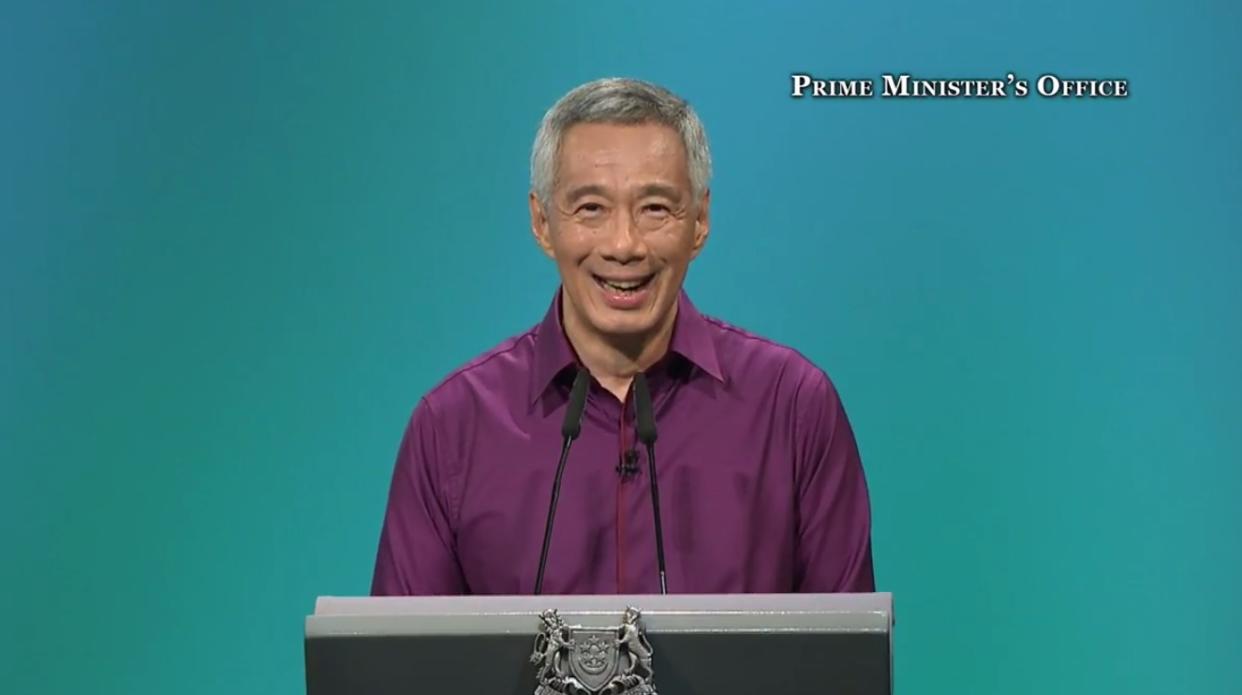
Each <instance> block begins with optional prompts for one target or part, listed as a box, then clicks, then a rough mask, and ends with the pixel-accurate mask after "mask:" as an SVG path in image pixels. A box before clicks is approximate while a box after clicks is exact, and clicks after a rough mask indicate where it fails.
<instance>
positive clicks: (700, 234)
mask: <svg viewBox="0 0 1242 695" xmlns="http://www.w3.org/2000/svg"><path fill="white" fill-rule="evenodd" d="M711 207H712V192H711V189H708V190H706V191H703V198H702V200H700V201H699V204H698V210H697V211H696V214H695V217H694V245H693V246H692V247H691V249H690V258H696V257H698V255H699V252H700V251H702V250H703V246H704V245H705V244H707V235H708V233H709V232H710V231H711V226H712V225H711V221H712V216H711Z"/></svg>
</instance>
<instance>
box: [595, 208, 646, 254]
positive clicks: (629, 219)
mask: <svg viewBox="0 0 1242 695" xmlns="http://www.w3.org/2000/svg"><path fill="white" fill-rule="evenodd" d="M613 219H614V220H615V222H614V223H613V224H612V225H611V227H612V228H611V230H610V234H609V236H608V238H607V239H606V240H605V241H604V243H603V249H602V251H603V256H604V258H606V259H608V260H610V261H616V262H618V263H631V262H633V261H638V260H642V259H644V258H646V257H647V240H646V238H645V237H644V235H643V231H642V230H641V229H639V227H638V220H636V219H634V215H633V213H630V214H625V215H617V216H616V217H614V218H613Z"/></svg>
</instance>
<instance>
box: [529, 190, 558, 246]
mask: <svg viewBox="0 0 1242 695" xmlns="http://www.w3.org/2000/svg"><path fill="white" fill-rule="evenodd" d="M530 231H531V234H533V235H534V236H535V243H536V244H539V248H541V249H543V252H544V253H545V254H547V256H548V258H555V256H554V255H553V253H552V230H551V229H550V227H549V225H548V215H547V213H546V212H544V209H543V204H541V203H540V202H539V197H538V196H536V195H535V192H534V191H531V192H530Z"/></svg>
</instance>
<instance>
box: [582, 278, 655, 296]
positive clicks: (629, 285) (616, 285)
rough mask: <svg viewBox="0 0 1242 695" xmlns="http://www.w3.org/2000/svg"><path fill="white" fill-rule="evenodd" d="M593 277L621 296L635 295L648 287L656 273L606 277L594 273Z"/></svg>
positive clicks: (601, 285) (611, 291)
mask: <svg viewBox="0 0 1242 695" xmlns="http://www.w3.org/2000/svg"><path fill="white" fill-rule="evenodd" d="M591 278H592V279H594V280H595V284H597V285H599V286H600V287H602V288H603V289H604V290H607V291H608V292H610V293H613V294H618V295H621V296H623V297H624V296H629V295H635V294H638V293H639V292H641V291H643V290H645V289H647V287H648V286H649V285H650V284H651V281H652V280H654V279H655V273H652V274H651V275H643V276H641V277H635V278H605V277H602V276H600V275H595V274H592V275H591Z"/></svg>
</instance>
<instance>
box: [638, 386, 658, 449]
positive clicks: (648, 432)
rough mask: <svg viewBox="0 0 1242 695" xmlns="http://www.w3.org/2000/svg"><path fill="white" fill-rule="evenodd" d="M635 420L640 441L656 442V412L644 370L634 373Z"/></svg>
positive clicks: (648, 443) (645, 442) (646, 442)
mask: <svg viewBox="0 0 1242 695" xmlns="http://www.w3.org/2000/svg"><path fill="white" fill-rule="evenodd" d="M634 421H635V422H634V425H635V429H636V430H637V431H638V441H640V442H642V443H643V444H647V445H651V444H654V443H655V440H656V426H655V414H654V413H652V410H651V390H650V389H648V388H647V376H646V375H645V374H643V373H642V372H639V373H638V374H635V375H634Z"/></svg>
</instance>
